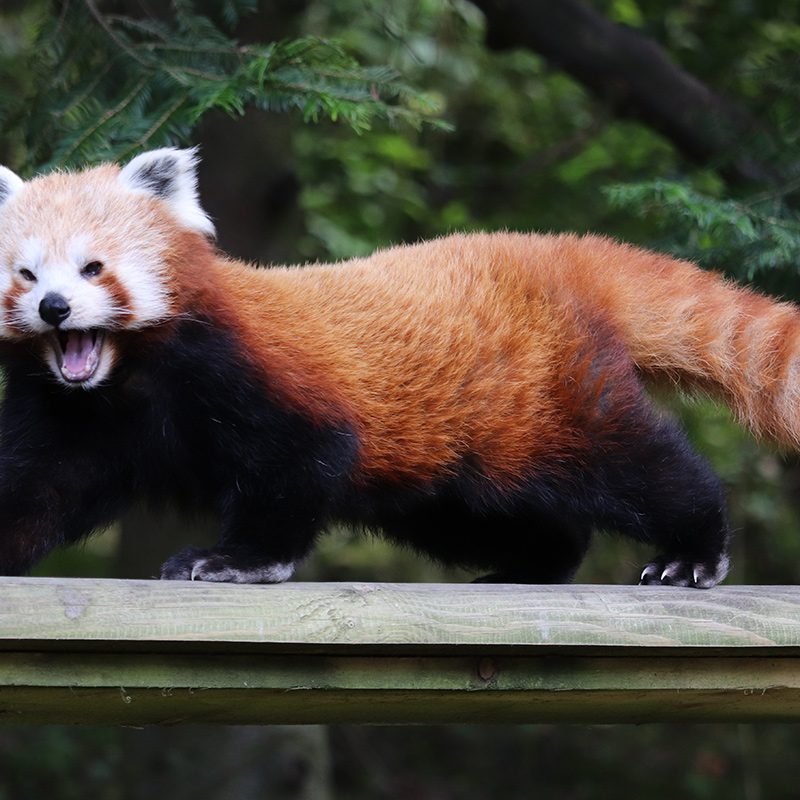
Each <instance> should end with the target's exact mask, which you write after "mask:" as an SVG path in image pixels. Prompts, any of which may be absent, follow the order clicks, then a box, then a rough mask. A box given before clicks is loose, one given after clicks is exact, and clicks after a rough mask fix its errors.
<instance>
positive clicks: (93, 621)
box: [0, 578, 800, 654]
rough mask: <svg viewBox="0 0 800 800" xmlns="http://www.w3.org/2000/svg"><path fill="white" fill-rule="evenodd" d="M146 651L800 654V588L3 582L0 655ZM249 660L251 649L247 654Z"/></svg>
mask: <svg viewBox="0 0 800 800" xmlns="http://www.w3.org/2000/svg"><path fill="white" fill-rule="evenodd" d="M102 642H114V643H115V644H116V646H124V645H126V644H127V645H141V646H142V647H143V648H144V649H149V650H154V649H160V650H162V651H163V650H171V649H180V647H181V646H183V645H187V644H190V643H198V644H199V645H201V646H202V648H203V649H204V650H214V649H216V648H222V649H224V648H225V647H226V646H231V645H240V646H243V648H244V649H246V650H251V649H254V648H255V647H256V646H258V647H263V648H264V649H269V648H274V649H277V650H280V651H288V650H289V649H291V648H295V649H297V650H308V651H312V650H317V649H319V648H322V649H324V650H325V651H329V652H332V651H333V650H336V649H337V648H340V649H341V651H343V652H353V651H354V650H355V649H361V650H365V651H366V650H375V649H383V650H389V651H391V652H395V653H398V652H419V651H421V652H432V651H433V650H432V649H435V648H437V647H443V648H445V649H446V650H445V651H446V652H450V651H451V649H452V648H470V647H471V648H484V647H487V646H488V647H491V648H494V649H495V650H496V651H497V652H499V651H500V650H502V649H504V648H509V649H513V650H520V649H522V650H528V649H530V648H537V647H539V648H546V649H547V650H548V651H551V650H552V649H553V648H558V647H579V648H585V647H603V648H609V647H610V648H616V647H619V648H635V647H648V648H654V647H659V648H664V649H665V650H668V651H672V650H682V649H687V648H690V649H695V648H698V649H703V650H705V649H708V648H726V649H730V648H737V649H739V648H741V649H748V648H749V649H755V650H759V649H760V648H770V649H771V650H772V651H773V652H774V648H780V649H781V650H782V651H783V650H785V652H786V653H787V654H788V653H790V652H795V651H796V652H797V653H798V654H800V589H798V588H797V587H786V586H770V587H764V586H737V587H733V586H731V587H717V588H715V589H713V590H710V591H702V592H701V591H697V590H693V589H677V588H671V587H635V586H593V585H585V586H494V585H470V584H447V585H441V584H357V583H347V584H343V583H342V584H337V583H329V584H303V583H289V584H282V585H279V586H235V585H218V584H208V583H184V582H160V581H116V580H84V579H76V580H63V579H48V578H38V579H37V578H0V649H2V648H6V649H20V648H21V647H24V646H33V647H48V648H49V647H56V646H58V645H62V646H63V645H68V646H69V647H70V648H71V649H75V648H78V647H82V646H85V647H92V646H93V643H95V646H100V645H101V643H102ZM240 649H242V648H241V647H240Z"/></svg>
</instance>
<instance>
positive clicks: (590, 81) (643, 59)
mask: <svg viewBox="0 0 800 800" xmlns="http://www.w3.org/2000/svg"><path fill="white" fill-rule="evenodd" d="M472 2H473V3H474V4H475V5H476V6H477V7H478V8H480V9H481V10H482V11H483V13H484V14H485V15H486V23H487V44H488V46H489V47H490V48H492V49H496V50H502V49H506V48H511V47H526V48H529V49H531V50H535V51H536V52H538V53H540V54H541V55H543V56H544V57H545V58H547V59H548V60H549V61H551V62H552V63H553V64H555V65H557V66H559V67H560V68H562V69H563V70H565V71H566V72H568V73H569V74H570V75H572V77H573V78H575V79H576V80H578V81H579V82H580V83H582V84H583V85H584V86H586V87H587V88H588V89H589V90H590V91H592V92H593V93H594V94H595V95H597V96H599V97H600V98H601V99H602V100H604V101H605V102H607V103H608V104H609V105H611V107H612V108H613V109H614V111H615V113H617V114H619V115H621V116H629V117H635V118H638V119H640V120H641V121H642V122H644V123H645V124H647V125H649V126H650V127H652V128H653V129H655V130H658V131H659V132H660V133H661V134H662V135H664V136H665V137H666V138H667V139H669V140H670V141H671V142H672V143H673V144H674V145H675V146H676V147H677V148H678V149H679V150H680V151H681V152H683V153H684V154H685V155H687V156H688V157H689V158H691V159H693V160H694V161H697V162H700V163H708V162H716V163H717V164H719V165H720V170H721V171H722V172H723V174H724V175H725V176H726V177H727V178H728V179H730V180H733V181H737V182H742V181H760V182H766V183H773V182H775V181H776V180H777V179H778V176H777V175H776V174H775V173H774V171H773V170H771V169H770V168H769V167H767V166H766V165H764V164H762V163H760V162H759V161H758V159H756V158H754V157H751V156H749V155H748V154H747V153H746V152H745V145H744V143H745V142H746V141H747V140H748V139H751V138H752V137H753V136H754V135H755V134H756V133H757V132H758V131H759V125H758V123H757V122H755V120H753V119H752V118H751V117H750V116H749V115H748V114H747V113H746V112H745V111H744V110H743V109H741V108H739V107H738V106H736V105H735V104H734V103H732V102H730V101H729V100H727V99H725V98H724V97H722V96H720V95H718V94H716V93H715V92H714V91H712V90H711V89H710V88H709V87H708V86H706V85H705V84H703V83H702V82H701V81H699V80H698V79H697V78H695V77H694V76H693V75H691V74H689V73H688V72H686V71H685V70H684V69H682V68H681V67H679V66H678V65H677V64H675V63H674V62H673V61H672V60H671V59H670V57H669V55H668V54H667V53H666V52H665V50H664V49H663V48H661V47H660V46H659V45H658V44H657V43H656V42H654V41H652V40H651V39H648V38H647V37H646V36H643V35H642V34H640V33H638V32H636V31H634V30H632V29H630V28H627V27H624V26H622V25H617V24H615V23H613V22H611V21H610V20H608V19H607V18H606V17H604V16H603V15H602V14H600V13H598V12H597V11H595V10H593V9H591V8H589V7H588V6H586V5H584V4H583V3H581V2H579V0H558V2H552V0H472Z"/></svg>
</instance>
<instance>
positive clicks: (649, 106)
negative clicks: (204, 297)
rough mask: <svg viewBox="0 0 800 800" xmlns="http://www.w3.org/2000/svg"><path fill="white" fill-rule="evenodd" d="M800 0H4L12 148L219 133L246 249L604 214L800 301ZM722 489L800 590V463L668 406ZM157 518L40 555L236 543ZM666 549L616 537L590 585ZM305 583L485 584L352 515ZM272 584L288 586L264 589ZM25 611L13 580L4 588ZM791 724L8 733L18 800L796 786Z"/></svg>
mask: <svg viewBox="0 0 800 800" xmlns="http://www.w3.org/2000/svg"><path fill="white" fill-rule="evenodd" d="M799 79H800V3H798V2H795V0H782V2H777V0H735V1H734V2H731V0H583V2H579V0H558V2H547V1H546V0H421V1H420V2H414V0H386V1H385V2H375V1H374V0H327V1H326V0H294V1H293V0H276V2H256V0H238V1H236V0H233V1H230V2H225V1H224V0H208V1H207V2H200V1H199V0H198V2H189V1H188V0H173V2H163V0H141V2H137V1H136V0H126V1H125V2H101V0H70V1H67V0H64V2H60V3H53V2H44V1H43V0H33V1H32V2H13V1H11V0H0V163H5V164H7V165H8V166H10V167H11V168H12V169H15V170H16V171H18V172H19V173H20V174H23V175H31V174H34V173H36V172H37V171H39V170H43V169H48V170H49V169H54V168H73V167H79V166H81V165H84V164H88V163H96V162H98V161H102V160H107V159H117V160H125V159H128V158H130V157H131V156H132V155H134V154H135V153H137V152H139V151H141V150H144V149H150V148H153V147H159V146H163V145H165V144H178V145H181V144H190V143H197V144H199V145H200V146H201V152H202V158H203V163H202V169H201V194H202V197H203V202H204V205H205V207H206V208H207V209H208V210H209V212H210V213H211V215H212V217H213V218H214V219H215V221H216V224H217V228H218V231H219V234H220V239H219V241H220V245H221V247H222V248H223V249H225V250H227V251H228V252H230V253H232V254H234V255H236V256H240V257H243V258H247V259H253V260H258V261H262V262H266V263H280V262H289V261H291V262H294V261H313V260H317V259H331V258H333V259H338V258H345V257H349V256H352V255H360V254H364V253H368V252H370V251H371V250H373V249H374V248H376V247H380V246H382V245H386V244H390V243H397V242H404V241H405V242H408V241H415V240H417V239H420V238H425V237H430V236H436V235H439V234H442V233H447V232H449V231H453V230H468V229H485V230H498V229H517V230H543V231H544V230H553V231H557V230H572V231H595V232H603V233H607V234H609V235H613V236H616V237H619V238H623V239H627V240H629V241H633V242H637V243H640V244H643V245H646V246H649V247H653V248H659V249H662V250H667V251H670V252H673V253H677V254H679V255H682V256H687V257H690V258H693V259H695V260H696V261H698V262H699V263H701V264H702V265H703V266H705V267H707V268H713V269H718V270H721V271H723V272H725V273H726V274H728V275H729V276H731V277H732V278H735V279H738V280H741V281H745V282H750V283H753V284H755V285H757V286H759V287H760V288H762V289H764V290H766V291H769V292H771V293H773V294H776V295H779V296H782V297H785V298H789V299H800V269H798V265H800V258H798V256H799V255H800V216H799V215H798V211H797V209H798V202H800V157H798V148H797V142H798V137H799V136H800V113H799V112H800V80H799ZM664 402H665V403H666V404H667V405H668V406H669V411H670V413H674V414H677V415H679V416H680V417H681V418H682V420H683V422H684V424H685V425H686V427H687V428H688V429H689V430H690V432H691V434H692V437H693V439H694V441H695V442H696V444H697V446H698V448H699V449H700V450H702V451H703V452H704V453H705V454H706V455H707V456H708V457H709V458H710V459H711V460H712V462H713V463H714V465H715V467H716V469H717V470H718V472H719V473H720V474H721V475H722V477H723V479H724V480H725V482H726V484H727V487H728V492H729V498H730V507H731V516H732V520H733V526H734V531H735V541H734V565H735V567H734V570H733V572H732V575H731V577H730V578H729V579H728V580H729V582H734V583H798V582H800V535H798V532H799V530H800V491H798V490H799V489H800V463H798V460H797V459H796V457H794V456H792V455H789V454H781V453H778V452H776V451H775V450H774V449H771V448H769V447H767V446H765V445H763V444H759V443H757V442H755V441H753V440H752V438H750V437H749V436H748V435H747V434H745V433H743V432H742V431H741V430H740V429H738V428H737V427H736V426H734V425H733V424H732V422H731V421H730V417H729V415H728V413H727V412H726V411H725V410H724V409H721V408H719V407H717V406H715V405H713V404H712V403H710V402H708V401H705V400H702V399H697V398H694V399H683V400H676V399H668V400H665V401H664ZM212 527H213V526H212V525H211V524H210V523H205V522H203V521H199V522H198V521H195V522H193V523H191V524H187V523H186V522H185V521H180V520H176V519H172V518H164V517H159V518H155V517H153V516H152V515H151V514H150V513H149V512H147V511H146V510H143V509H137V510H136V511H134V512H132V513H131V514H130V515H129V516H128V517H127V518H126V519H124V520H122V521H121V523H120V524H119V525H117V526H116V527H114V528H113V529H112V530H110V531H108V532H107V533H105V534H104V535H102V536H100V537H97V538H95V539H93V540H91V541H90V542H88V543H87V544H86V545H85V546H82V547H80V548H74V549H72V550H69V551H65V552H61V553H58V554H55V555H54V556H53V557H52V558H50V559H49V560H48V561H47V562H46V563H44V564H43V565H41V567H40V568H39V573H40V574H46V575H55V574H61V575H84V576H87V575H99V576H119V577H140V578H141V577H149V576H152V575H154V574H156V572H157V570H158V565H159V564H160V562H161V560H163V558H164V557H165V556H167V555H169V554H170V553H172V552H173V551H175V550H176V549H177V548H178V547H179V546H181V545H183V544H187V543H190V542H191V543H196V544H200V543H202V540H203V539H204V538H208V537H210V536H211V535H212ZM645 556H646V552H644V551H642V550H640V549H638V548H637V547H635V546H634V545H632V544H631V543H628V542H622V541H619V540H616V539H614V538H613V537H612V536H603V537H598V538H597V539H596V541H595V544H594V546H593V549H592V552H591V554H590V558H589V559H588V561H587V563H586V564H585V566H584V567H583V568H582V570H581V572H580V573H579V575H578V580H579V581H581V582H610V583H630V582H634V581H635V580H636V579H637V577H638V570H639V568H640V566H641V564H642V563H644V560H645ZM302 578H303V579H308V580H347V579H358V580H393V581H397V580H415V581H416V580H453V579H458V580H463V579H464V576H461V575H453V574H443V573H442V572H441V571H440V570H439V569H438V568H437V567H436V566H435V565H432V564H429V563H426V562H423V561H421V560H420V559H418V558H416V557H414V556H412V555H410V554H408V553H404V552H400V551H398V550H396V549H392V548H390V547H388V546H386V545H383V544H381V543H380V542H379V541H374V540H370V539H363V538H356V537H353V536H352V535H350V534H349V533H348V532H347V531H336V532H333V533H332V535H331V536H329V537H327V538H326V539H325V540H324V541H323V542H322V544H321V546H320V548H319V549H318V551H317V553H316V554H315V556H314V557H313V559H312V560H311V561H310V562H309V563H308V564H307V565H306V566H305V567H304V571H303V574H302ZM265 591H268V587H265ZM0 602H2V598H0ZM798 744H800V730H798V729H797V728H796V727H795V726H792V725H752V726H751V725H738V726H734V725H707V726H702V725H700V726H688V725H683V726H658V725H647V726H641V727H636V728H634V727H622V726H620V727H599V726H593V727H584V726H553V725H536V726H516V727H510V726H509V727H496V726H495V727H492V726H486V727H477V726H475V727H472V726H445V727H426V728H419V729H412V728H385V729H384V728H358V727H336V726H334V727H331V728H318V727H314V728H309V727H305V728H304V727H297V728H284V727H263V728H249V729H245V728H224V727H218V728H196V727H186V728H178V729H152V730H143V731H135V730H123V729H100V728H98V729H91V728H81V729H78V728H68V727H49V728H37V729H28V728H14V727H4V728H0V800H19V798H29V797H30V798H39V797H42V796H48V797H50V798H52V800H68V799H71V798H85V797H93V798H109V800H111V799H112V798H114V799H116V798H139V797H142V798H144V797H151V796H153V795H154V793H155V794H156V795H157V796H164V797H170V798H172V799H174V800H180V799H181V798H184V797H186V798H189V797H191V798H193V799H194V800H203V799H204V798H208V799H209V800H210V799H211V798H237V799H239V798H241V799H242V800H247V798H256V797H263V798H315V799H316V798H322V799H323V800H324V799H325V798H354V799H355V800H359V798H373V797H382V798H397V799H398V800H400V798H403V799H405V798H408V799H409V800H412V799H413V800H456V799H457V800H472V799H473V798H474V799H475V800H477V799H478V798H484V797H504V798H529V797H533V796H536V797H542V798H549V797H552V798H559V800H571V799H572V798H574V799H575V800H580V799H582V798H605V797H613V796H618V795H620V794H627V795H630V796H632V797H638V796H647V797H648V798H650V799H651V800H658V798H673V797H676V796H681V797H684V798H698V799H700V798H725V799H726V800H732V799H733V798H742V800H761V798H770V797H791V796H796V794H797V785H798V777H800V767H798V766H796V760H797V759H796V756H795V754H796V750H797V747H798Z"/></svg>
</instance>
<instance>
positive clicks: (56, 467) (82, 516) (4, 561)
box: [0, 454, 128, 575]
mask: <svg viewBox="0 0 800 800" xmlns="http://www.w3.org/2000/svg"><path fill="white" fill-rule="evenodd" d="M16 461H17V459H15V458H14V457H9V455H8V454H5V457H3V458H0V465H2V470H1V471H0V575H22V574H25V573H26V572H28V571H29V570H30V569H31V567H33V566H34V565H35V564H36V562H37V561H39V560H41V559H42V558H43V557H44V556H46V555H47V554H48V553H49V552H50V551H51V550H53V549H54V548H56V547H59V546H61V545H65V544H70V543H72V542H75V541H78V540H80V539H82V538H84V537H86V536H88V535H89V534H91V533H93V532H94V531H97V530H101V529H102V528H105V527H107V526H108V525H109V524H111V522H113V521H114V519H116V518H117V516H118V515H119V513H120V512H121V510H122V509H123V508H124V507H125V505H126V501H127V500H128V498H127V496H126V492H124V491H123V490H122V485H121V482H119V481H116V482H115V481H112V480H109V471H108V469H107V468H104V467H103V465H102V464H97V463H92V462H91V460H87V459H85V458H80V457H77V458H76V457H72V458H68V457H64V458H62V459H53V458H52V457H46V456H45V455H44V454H43V455H42V457H40V458H39V459H37V460H32V461H29V463H28V465H27V468H26V469H20V468H19V466H18V464H16V463H15V462H16Z"/></svg>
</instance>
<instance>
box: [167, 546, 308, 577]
mask: <svg viewBox="0 0 800 800" xmlns="http://www.w3.org/2000/svg"><path fill="white" fill-rule="evenodd" d="M294 566H295V565H294V563H293V562H276V561H270V562H265V561H264V560H263V557H261V558H259V557H258V556H257V555H255V554H252V553H243V552H241V551H229V550H223V549H221V548H202V547H187V548H186V549H185V550H181V552H180V553H177V554H176V555H174V556H172V557H171V558H169V559H167V560H166V561H165V562H164V564H163V565H162V566H161V579H162V580H168V581H214V582H217V583H282V582H283V581H285V580H288V579H289V578H290V577H291V576H292V573H293V572H294Z"/></svg>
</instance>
